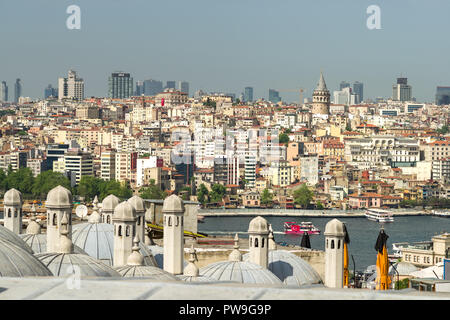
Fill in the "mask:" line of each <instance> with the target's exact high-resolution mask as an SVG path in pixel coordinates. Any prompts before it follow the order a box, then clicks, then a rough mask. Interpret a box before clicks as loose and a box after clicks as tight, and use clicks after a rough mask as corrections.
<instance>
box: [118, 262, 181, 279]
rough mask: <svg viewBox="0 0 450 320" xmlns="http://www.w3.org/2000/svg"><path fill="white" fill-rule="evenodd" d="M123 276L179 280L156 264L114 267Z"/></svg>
mask: <svg viewBox="0 0 450 320" xmlns="http://www.w3.org/2000/svg"><path fill="white" fill-rule="evenodd" d="M114 269H115V270H116V271H117V272H119V273H120V274H121V275H122V276H123V277H139V278H147V279H153V280H175V281H179V279H178V278H177V277H175V276H174V275H173V274H171V273H169V272H167V271H164V270H163V269H161V268H158V267H154V266H130V265H126V266H120V267H117V268H114Z"/></svg>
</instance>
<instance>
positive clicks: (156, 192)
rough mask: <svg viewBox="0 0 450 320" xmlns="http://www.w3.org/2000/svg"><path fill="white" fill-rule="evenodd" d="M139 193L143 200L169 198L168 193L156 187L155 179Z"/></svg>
mask: <svg viewBox="0 0 450 320" xmlns="http://www.w3.org/2000/svg"><path fill="white" fill-rule="evenodd" d="M139 193H140V194H141V197H142V198H143V199H164V198H166V197H167V192H165V191H163V190H161V188H160V187H158V186H157V185H155V181H154V180H153V179H152V180H151V181H150V184H149V186H148V187H144V188H142V189H141V190H140V191H139Z"/></svg>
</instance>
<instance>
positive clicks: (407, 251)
mask: <svg viewBox="0 0 450 320" xmlns="http://www.w3.org/2000/svg"><path fill="white" fill-rule="evenodd" d="M449 248H450V233H443V234H440V235H437V236H434V237H433V238H432V239H431V241H423V242H418V243H408V244H399V249H400V250H401V253H402V261H405V262H409V263H411V264H413V265H415V266H417V267H420V268H423V267H429V266H433V265H435V264H438V263H441V262H442V261H443V260H444V259H445V258H446V257H448V251H449V250H450V249H449Z"/></svg>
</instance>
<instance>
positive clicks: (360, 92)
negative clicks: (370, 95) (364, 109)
mask: <svg viewBox="0 0 450 320" xmlns="http://www.w3.org/2000/svg"><path fill="white" fill-rule="evenodd" d="M353 93H354V94H356V95H357V96H358V97H357V99H356V103H361V102H362V101H363V100H364V84H363V83H361V82H359V81H356V82H355V83H353Z"/></svg>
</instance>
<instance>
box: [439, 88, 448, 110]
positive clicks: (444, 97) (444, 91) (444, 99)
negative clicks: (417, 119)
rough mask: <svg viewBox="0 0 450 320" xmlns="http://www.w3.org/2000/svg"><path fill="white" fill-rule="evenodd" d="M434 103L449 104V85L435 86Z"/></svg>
mask: <svg viewBox="0 0 450 320" xmlns="http://www.w3.org/2000/svg"><path fill="white" fill-rule="evenodd" d="M436 104H437V105H438V106H442V105H444V104H450V87H437V88H436Z"/></svg>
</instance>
